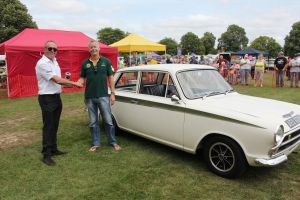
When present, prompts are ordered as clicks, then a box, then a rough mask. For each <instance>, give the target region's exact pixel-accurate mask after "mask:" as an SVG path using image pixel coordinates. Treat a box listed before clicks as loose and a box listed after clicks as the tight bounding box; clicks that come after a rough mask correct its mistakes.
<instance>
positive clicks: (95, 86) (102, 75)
mask: <svg viewBox="0 0 300 200" xmlns="http://www.w3.org/2000/svg"><path fill="white" fill-rule="evenodd" d="M112 74H113V70H112V65H111V63H110V61H109V60H108V59H107V58H105V57H103V56H100V59H99V60H98V62H97V66H96V67H94V65H93V63H92V62H91V61H90V60H89V59H87V60H85V61H84V62H83V63H82V65H81V71H80V77H83V78H86V87H85V98H86V99H87V98H97V97H106V96H108V88H107V77H108V76H110V75H112Z"/></svg>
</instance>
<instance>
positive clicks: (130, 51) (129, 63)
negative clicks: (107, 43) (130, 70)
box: [129, 51, 131, 67]
mask: <svg viewBox="0 0 300 200" xmlns="http://www.w3.org/2000/svg"><path fill="white" fill-rule="evenodd" d="M129 67H131V51H129Z"/></svg>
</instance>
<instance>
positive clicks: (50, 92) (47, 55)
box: [35, 40, 82, 166]
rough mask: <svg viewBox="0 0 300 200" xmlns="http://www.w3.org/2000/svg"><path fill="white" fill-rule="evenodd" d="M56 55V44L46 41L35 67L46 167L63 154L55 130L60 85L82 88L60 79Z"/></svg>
mask: <svg viewBox="0 0 300 200" xmlns="http://www.w3.org/2000/svg"><path fill="white" fill-rule="evenodd" d="M56 54H57V45H56V43H55V42H54V41H52V40H49V41H47V42H46V43H45V46H44V55H43V56H42V58H41V59H40V60H39V61H38V62H37V64H36V67H35V70H36V77H37V80H38V94H39V95H38V101H39V104H40V107H41V110H42V117H43V139H42V144H43V149H42V154H43V162H44V163H45V164H46V165H48V166H53V165H55V162H54V160H52V158H51V157H52V156H55V155H63V154H65V152H62V151H60V150H58V149H57V130H58V126H59V119H60V114H61V111H62V102H61V99H60V93H61V91H62V90H61V85H64V86H67V87H70V86H72V85H74V86H77V87H82V84H81V83H79V82H73V81H70V80H67V79H63V78H61V71H60V67H59V65H58V63H57V61H56V58H55V56H56Z"/></svg>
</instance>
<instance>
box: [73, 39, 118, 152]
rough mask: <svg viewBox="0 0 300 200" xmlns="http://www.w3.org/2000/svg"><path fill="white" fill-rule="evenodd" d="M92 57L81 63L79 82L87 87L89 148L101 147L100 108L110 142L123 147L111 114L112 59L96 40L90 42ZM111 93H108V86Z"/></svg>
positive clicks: (112, 94)
mask: <svg viewBox="0 0 300 200" xmlns="http://www.w3.org/2000/svg"><path fill="white" fill-rule="evenodd" d="M88 48H89V52H90V57H89V58H88V59H86V60H85V61H84V62H83V63H82V65H81V71H80V79H79V80H78V82H80V83H84V82H85V81H86V87H85V94H84V96H85V104H86V106H87V108H88V112H89V118H90V131H91V136H92V146H91V148H90V149H89V151H91V152H95V151H96V150H97V149H98V148H99V147H100V127H99V120H98V110H100V113H101V116H102V119H103V120H104V123H105V130H106V131H107V136H108V143H109V144H110V145H111V146H112V147H113V148H114V149H115V150H116V151H118V150H120V149H121V147H120V146H119V145H118V144H117V141H116V139H115V127H114V124H113V120H112V115H111V105H113V104H114V102H115V91H114V90H115V87H114V77H113V68H112V65H111V63H110V61H109V60H108V59H107V58H105V57H103V56H100V52H99V51H100V46H99V43H98V42H97V41H96V40H92V41H90V42H89V44H88ZM108 82H109V87H110V91H111V94H110V95H109V94H108V86H107V83H108Z"/></svg>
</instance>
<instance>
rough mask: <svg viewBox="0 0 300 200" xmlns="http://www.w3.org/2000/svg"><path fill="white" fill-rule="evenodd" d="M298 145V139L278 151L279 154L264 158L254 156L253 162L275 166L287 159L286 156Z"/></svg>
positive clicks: (299, 143)
mask: <svg viewBox="0 0 300 200" xmlns="http://www.w3.org/2000/svg"><path fill="white" fill-rule="evenodd" d="M299 145H300V140H298V141H297V142H296V143H295V144H293V145H292V146H290V147H288V148H287V149H285V150H283V151H282V152H280V154H281V155H280V156H277V157H274V158H270V159H264V158H256V159H255V162H256V163H257V164H259V165H262V166H270V167H271V166H275V165H278V164H280V163H282V162H284V161H286V160H287V156H288V155H289V154H290V153H292V152H293V151H294V150H295V149H296V148H297V147H298V146H299ZM275 156H276V155H275Z"/></svg>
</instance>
